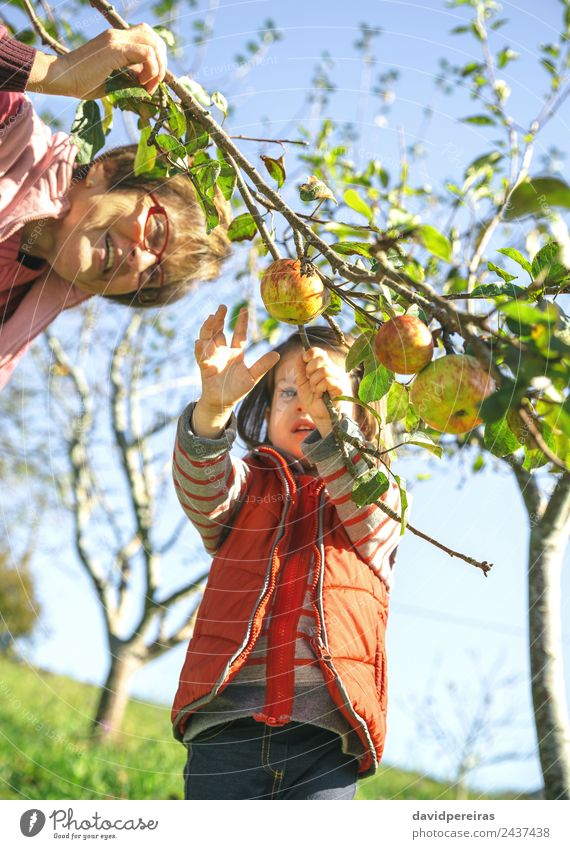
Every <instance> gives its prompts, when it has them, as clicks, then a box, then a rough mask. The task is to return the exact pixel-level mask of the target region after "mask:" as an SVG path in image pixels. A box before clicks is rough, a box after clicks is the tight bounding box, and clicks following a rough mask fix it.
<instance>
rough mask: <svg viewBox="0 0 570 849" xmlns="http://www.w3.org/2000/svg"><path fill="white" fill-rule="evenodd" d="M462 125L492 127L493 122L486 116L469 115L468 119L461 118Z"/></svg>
mask: <svg viewBox="0 0 570 849" xmlns="http://www.w3.org/2000/svg"><path fill="white" fill-rule="evenodd" d="M461 120H462V121H463V123H464V124H479V125H480V126H487V127H493V126H494V125H495V121H494V120H493V119H492V118H490V117H489V116H488V115H470V116H469V117H468V118H461Z"/></svg>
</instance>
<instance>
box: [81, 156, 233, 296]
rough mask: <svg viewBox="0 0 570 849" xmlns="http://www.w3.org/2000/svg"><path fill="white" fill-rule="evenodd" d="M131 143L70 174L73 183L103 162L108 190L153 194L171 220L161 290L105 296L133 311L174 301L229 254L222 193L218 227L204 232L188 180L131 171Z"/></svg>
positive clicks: (215, 271) (211, 276)
mask: <svg viewBox="0 0 570 849" xmlns="http://www.w3.org/2000/svg"><path fill="white" fill-rule="evenodd" d="M136 151H137V146H136V145H127V146H125V147H117V148H113V149H112V150H109V151H108V152H106V153H104V154H102V155H101V156H99V157H97V159H94V160H93V162H91V163H90V164H89V165H80V166H78V167H77V168H75V170H74V175H73V176H74V180H75V181H79V180H82V179H84V178H85V177H86V176H87V174H88V173H89V168H90V167H91V165H94V164H95V163H96V162H103V163H104V165H105V170H106V173H107V175H108V184H109V191H111V192H120V191H143V192H153V194H156V197H157V198H158V199H159V200H161V201H163V202H164V204H165V206H166V207H167V209H168V214H169V217H170V219H171V233H172V232H175V233H176V242H177V249H176V251H175V252H174V253H173V254H170V255H169V256H168V257H167V258H166V259H165V260H164V270H165V281H164V285H163V286H161V287H160V288H154V289H145V290H144V291H143V293H141V296H140V298H139V297H137V293H136V292H133V293H129V294H127V295H105V296H104V297H106V298H107V299H108V300H110V301H115V302H116V303H119V304H125V305H127V306H133V307H157V306H162V305H163V304H169V303H172V302H174V301H178V300H179V299H180V298H183V297H184V296H185V295H186V294H188V293H189V292H191V291H192V290H193V289H195V288H196V286H197V284H198V283H201V282H204V281H206V280H215V279H216V278H217V277H219V276H220V272H221V268H222V265H223V263H224V261H225V260H226V259H227V258H228V256H229V255H230V253H231V242H230V240H229V239H228V236H227V228H228V226H229V221H230V206H229V204H228V203H227V202H226V201H225V200H224V198H223V196H222V194H221V192H219V190H217V191H216V196H215V205H216V209H217V211H218V214H219V217H220V223H219V224H218V226H217V227H215V228H214V229H213V230H212V231H211V233H207V232H206V224H205V219H204V213H203V211H202V208H201V207H200V204H199V203H198V199H197V197H196V192H195V191H194V187H193V186H192V183H191V182H190V180H189V179H188V178H187V177H185V176H184V175H183V174H177V175H175V176H174V177H169V178H168V179H165V178H158V179H152V178H151V179H149V177H148V176H145V175H144V174H143V175H141V176H140V177H137V176H136V175H135V173H134V163H135V155H136Z"/></svg>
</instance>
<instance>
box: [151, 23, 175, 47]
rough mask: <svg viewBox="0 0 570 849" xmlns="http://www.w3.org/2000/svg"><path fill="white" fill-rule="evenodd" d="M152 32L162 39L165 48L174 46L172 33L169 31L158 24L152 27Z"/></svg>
mask: <svg viewBox="0 0 570 849" xmlns="http://www.w3.org/2000/svg"><path fill="white" fill-rule="evenodd" d="M153 30H154V31H155V32H156V33H158V35H159V36H160V37H161V38H162V40H163V41H164V43H165V44H166V46H167V47H175V46H176V40H175V38H174V33H173V32H172V31H171V30H169V29H167V28H166V27H163V26H161V25H160V24H158V25H157V26H153Z"/></svg>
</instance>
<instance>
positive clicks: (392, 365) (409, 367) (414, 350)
mask: <svg viewBox="0 0 570 849" xmlns="http://www.w3.org/2000/svg"><path fill="white" fill-rule="evenodd" d="M374 355H375V357H376V359H377V360H378V362H379V363H382V365H383V366H386V368H389V369H390V370H391V371H395V372H396V373H397V374H416V372H418V371H421V370H422V369H423V368H425V366H427V364H428V363H429V362H431V358H432V355H433V339H432V335H431V332H430V330H429V328H428V327H427V325H426V324H424V322H423V321H420V319H419V318H416V317H415V316H413V315H399V316H396V318H392V319H390V321H387V322H385V324H383V325H382V327H381V328H380V330H379V331H378V333H377V334H376V336H375V337H374Z"/></svg>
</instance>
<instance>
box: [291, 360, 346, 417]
mask: <svg viewBox="0 0 570 849" xmlns="http://www.w3.org/2000/svg"><path fill="white" fill-rule="evenodd" d="M295 368H296V373H297V374H296V376H297V395H298V398H299V402H300V403H301V404H302V405H303V408H304V409H305V410H306V412H307V413H308V414H309V415H310V417H311V418H312V419H313V421H314V423H315V424H316V425H317V427H318V428H319V430H320V431H321V433H322V430H323V429H322V428H321V427H319V425H321V424H322V425H323V426H324V429H326V430H327V432H328V431H329V430H330V417H329V413H328V410H327V408H326V406H325V403H324V401H323V400H322V397H323V393H324V392H328V393H329V395H330V396H331V400H332V401H333V403H334V405H335V407H337V408H338V409H341V410H342V411H343V412H346V413H347V415H352V414H353V408H352V403H351V402H350V401H336V402H335V400H334V399H335V398H336V397H338V396H339V395H352V386H351V381H350V377H349V375H348V374H347V373H346V371H345V370H344V369H343V367H342V366H341V365H340V364H339V363H336V362H335V360H333V358H332V357H331V355H330V353H329V352H328V351H326V350H324V349H323V348H309V349H308V350H306V351H302V352H300V353H299V356H298V357H297V359H296V361H295Z"/></svg>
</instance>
